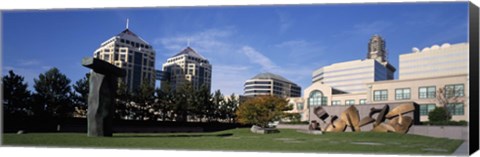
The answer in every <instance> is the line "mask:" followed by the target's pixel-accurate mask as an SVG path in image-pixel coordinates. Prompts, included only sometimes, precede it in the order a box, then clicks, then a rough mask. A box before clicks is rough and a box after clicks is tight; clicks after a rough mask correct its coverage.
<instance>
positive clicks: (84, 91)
mask: <svg viewBox="0 0 480 157" xmlns="http://www.w3.org/2000/svg"><path fill="white" fill-rule="evenodd" d="M89 80H90V73H86V74H85V76H84V77H83V78H82V79H80V80H78V81H77V82H75V84H73V86H72V87H73V89H74V91H75V93H73V94H72V100H73V104H74V107H75V112H74V113H75V115H78V116H86V110H87V106H88V93H89V91H90V88H89V86H90V85H89V84H90V83H89Z"/></svg>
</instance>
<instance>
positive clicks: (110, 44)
mask: <svg viewBox="0 0 480 157" xmlns="http://www.w3.org/2000/svg"><path fill="white" fill-rule="evenodd" d="M94 58H98V59H102V60H104V61H107V62H109V63H111V64H113V65H115V66H117V67H120V68H122V69H125V71H126V73H127V75H126V76H125V77H124V78H122V81H124V83H125V84H126V85H127V89H128V91H130V92H133V91H135V90H136V89H137V88H139V87H140V85H141V84H142V83H147V84H150V85H151V86H152V87H155V50H153V48H152V46H151V45H150V44H148V43H147V42H146V41H145V40H143V39H142V38H140V37H139V36H137V35H136V34H135V33H133V32H132V31H131V30H130V29H128V20H127V27H126V29H125V30H123V31H122V32H120V33H119V34H117V35H115V36H113V37H111V38H110V39H108V40H107V41H105V42H103V43H102V44H101V45H100V47H99V48H98V49H97V50H95V52H94Z"/></svg>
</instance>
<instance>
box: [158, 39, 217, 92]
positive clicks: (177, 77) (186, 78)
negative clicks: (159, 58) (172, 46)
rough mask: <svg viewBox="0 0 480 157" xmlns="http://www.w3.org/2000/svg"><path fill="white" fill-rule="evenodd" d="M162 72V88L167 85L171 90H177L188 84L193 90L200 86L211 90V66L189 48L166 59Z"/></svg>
mask: <svg viewBox="0 0 480 157" xmlns="http://www.w3.org/2000/svg"><path fill="white" fill-rule="evenodd" d="M163 72H164V74H163V77H164V79H163V80H162V86H164V85H166V84H167V83H169V84H170V87H171V88H172V89H177V90H178V89H180V88H182V86H183V85H184V84H185V83H187V82H189V83H190V84H191V85H192V87H193V88H194V89H200V87H202V85H204V86H206V87H207V88H208V89H209V90H210V88H211V80H212V65H211V64H210V63H209V62H208V60H207V59H206V58H205V57H203V56H201V55H200V54H198V53H197V52H196V51H195V50H193V49H192V48H191V47H187V48H185V49H184V50H182V51H180V52H179V53H177V54H176V55H174V56H172V57H170V58H168V59H167V62H166V63H164V64H163Z"/></svg>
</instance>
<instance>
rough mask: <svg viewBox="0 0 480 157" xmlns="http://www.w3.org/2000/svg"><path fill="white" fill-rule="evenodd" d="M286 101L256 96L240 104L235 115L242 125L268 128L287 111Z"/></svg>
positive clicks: (275, 97)
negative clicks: (270, 123) (269, 124)
mask: <svg viewBox="0 0 480 157" xmlns="http://www.w3.org/2000/svg"><path fill="white" fill-rule="evenodd" d="M289 109H290V107H289V106H288V101H287V100H286V99H284V98H281V97H277V96H270V95H268V96H257V97H255V98H252V99H249V100H247V101H245V102H244V103H242V104H240V106H239V108H238V110H237V112H236V115H237V120H238V122H240V123H242V124H254V125H258V126H260V127H268V123H269V122H273V121H277V120H280V119H281V118H283V117H284V116H285V113H284V111H287V110H289Z"/></svg>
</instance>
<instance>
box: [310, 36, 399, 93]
mask: <svg viewBox="0 0 480 157" xmlns="http://www.w3.org/2000/svg"><path fill="white" fill-rule="evenodd" d="M368 51H369V52H368V53H367V59H363V60H354V61H347V62H341V63H335V64H332V65H328V66H325V67H322V68H319V69H317V70H315V71H314V72H313V73H312V83H316V82H320V83H322V84H327V85H329V86H331V87H333V88H335V89H336V90H339V91H343V92H344V93H364V92H366V88H365V84H366V83H368V82H374V81H381V80H392V79H393V78H394V77H393V73H394V72H395V71H396V69H395V68H394V67H393V66H392V65H391V64H389V63H388V60H387V56H386V54H387V52H386V50H385V41H384V40H383V39H382V38H381V37H380V36H378V35H374V36H373V37H372V38H371V39H370V42H369V43H368Z"/></svg>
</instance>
